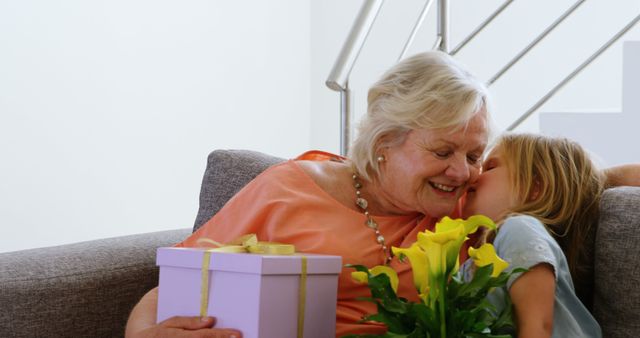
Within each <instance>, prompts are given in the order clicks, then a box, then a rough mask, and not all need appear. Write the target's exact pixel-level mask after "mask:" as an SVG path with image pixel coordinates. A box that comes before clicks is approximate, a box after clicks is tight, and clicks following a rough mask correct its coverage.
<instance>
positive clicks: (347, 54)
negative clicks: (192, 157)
mask: <svg viewBox="0 0 640 338" xmlns="http://www.w3.org/2000/svg"><path fill="white" fill-rule="evenodd" d="M383 1H384V0H365V1H364V4H363V5H362V8H361V10H360V13H359V15H358V17H357V18H356V21H355V22H354V24H353V26H352V27H351V32H350V33H349V36H348V37H347V40H346V41H345V43H344V45H343V47H342V50H341V52H340V55H339V56H338V59H337V60H336V62H335V63H334V66H333V69H332V71H331V74H330V75H329V78H328V79H327V81H326V84H327V86H328V87H329V88H331V89H333V90H336V91H339V92H340V94H341V95H340V101H341V106H340V112H341V125H340V128H341V131H340V153H341V154H342V155H346V154H347V152H348V147H349V142H350V130H351V107H350V100H351V99H350V90H349V87H348V82H349V74H350V72H351V69H352V68H353V65H354V64H355V61H356V59H357V57H358V54H359V53H360V50H361V48H362V46H363V45H364V42H365V40H366V38H367V35H368V33H369V31H370V30H371V27H372V26H373V22H374V21H375V18H376V16H377V15H378V13H379V11H380V8H381V6H382V3H383ZM449 1H450V0H438V13H437V14H438V15H437V17H438V22H437V36H436V42H435V45H434V47H433V48H432V49H439V50H441V51H443V52H446V53H449V54H451V55H455V54H456V53H458V52H459V51H460V50H461V49H462V48H464V47H465V46H466V45H467V44H468V43H469V42H470V41H472V40H473V39H474V38H475V37H476V36H477V35H478V34H479V33H480V32H481V31H482V30H483V29H484V28H485V27H487V26H488V25H489V24H490V23H491V22H492V21H493V20H494V19H495V18H496V17H497V16H498V15H500V14H501V13H502V12H504V10H505V9H506V8H507V7H508V6H509V5H510V4H511V3H513V1H514V0H507V1H506V2H504V3H503V4H502V5H501V6H500V7H499V8H498V9H497V10H496V11H494V12H493V13H492V14H491V15H490V16H489V17H488V18H487V19H485V20H484V21H483V22H482V23H481V24H480V25H479V26H478V27H477V28H476V29H474V30H473V31H472V32H471V34H469V36H467V37H466V38H465V39H463V40H462V42H460V44H458V46H456V47H455V48H453V49H452V50H450V49H449V43H450V38H449V17H450V12H449ZM585 1H586V0H578V1H577V2H575V3H574V4H573V5H572V6H571V7H570V8H569V9H567V10H566V11H565V12H564V13H563V14H562V15H561V16H560V17H558V18H557V19H556V20H555V21H554V22H553V23H552V24H551V25H549V26H548V27H547V28H546V29H545V30H544V31H543V32H542V33H540V34H539V35H538V36H537V37H536V38H535V39H534V40H533V41H532V42H530V43H529V45H527V46H526V47H525V48H524V49H523V50H522V51H520V52H519V53H518V54H517V55H516V56H515V57H514V58H513V59H511V60H510V61H509V62H508V63H507V64H506V65H505V66H504V67H503V68H501V69H500V70H499V71H498V72H497V73H496V74H495V75H494V76H493V77H491V79H490V80H489V81H488V85H492V84H493V83H495V82H496V81H497V80H498V79H499V78H500V77H501V76H502V75H503V74H504V73H506V72H507V71H508V70H509V69H511V67H513V65H515V64H516V63H517V62H518V61H520V60H521V59H522V58H523V57H524V56H525V55H526V54H527V53H528V52H529V51H531V50H532V49H533V48H534V47H535V46H536V45H538V43H540V41H542V40H543V39H544V38H545V37H546V36H548V35H549V34H550V33H551V32H552V31H553V30H554V29H555V28H556V27H558V26H559V25H560V24H561V23H562V22H563V21H564V20H565V19H566V18H567V17H569V16H570V15H572V14H573V13H574V12H575V11H576V10H577V9H578V8H579V7H580V6H581V5H582V4H583V3H584V2H585ZM431 4H432V0H427V2H426V3H425V5H424V8H423V10H422V12H421V13H420V16H419V18H418V20H417V22H416V24H415V26H414V27H413V29H412V31H411V34H410V36H409V38H408V39H407V42H406V43H405V45H404V48H403V50H402V52H401V54H400V57H399V60H401V59H402V58H403V57H404V56H405V55H406V53H407V51H408V49H409V47H410V46H411V44H412V43H413V40H414V38H415V36H416V34H417V32H418V30H419V28H420V26H421V25H422V23H423V22H424V20H425V18H426V16H427V13H428V12H429V9H430V7H431ZM638 21H640V14H639V15H637V16H636V17H635V18H634V19H632V20H631V21H630V22H629V23H628V24H627V25H626V26H625V27H624V28H622V29H621V30H620V31H618V32H617V33H616V34H615V35H614V36H613V37H612V38H611V39H609V40H608V41H607V42H606V43H605V44H603V45H602V46H601V47H600V48H599V49H598V50H597V51H596V52H595V53H593V54H592V55H591V56H590V57H589V58H587V60H585V61H584V62H583V63H582V64H580V65H579V66H578V67H577V68H576V69H575V70H574V71H572V72H571V73H570V74H569V75H567V76H566V77H565V78H564V79H563V80H562V81H560V82H559V83H558V84H557V85H556V86H555V87H553V88H552V89H551V90H550V91H549V92H547V94H546V95H544V96H543V97H542V98H541V99H540V100H538V102H536V103H535V104H534V105H533V106H532V107H531V108H530V109H529V110H527V111H526V112H525V113H524V114H522V115H521V116H520V117H519V118H517V119H516V120H515V122H513V123H512V124H511V125H510V126H509V127H508V128H507V130H513V129H515V128H516V127H518V126H519V125H520V124H521V123H522V122H523V121H525V120H526V119H527V118H528V117H529V116H531V115H532V114H533V113H534V112H535V111H536V110H538V109H539V108H540V107H541V106H542V105H543V104H544V103H546V102H547V101H548V100H549V99H550V98H551V97H553V96H554V95H555V94H556V93H557V92H558V91H559V90H560V89H561V88H562V87H564V86H565V85H566V84H567V83H569V82H570V81H571V80H572V79H573V78H575V77H576V75H578V74H579V73H580V72H581V71H582V70H584V69H585V68H586V67H587V66H588V65H589V64H591V63H592V62H593V61H594V60H596V59H597V58H598V57H599V56H600V55H601V54H602V53H604V52H605V51H606V50H607V49H609V47H611V45H613V44H614V43H615V42H616V41H618V40H619V39H620V38H621V37H622V36H623V35H624V34H625V33H627V32H628V31H629V30H630V29H631V28H633V26H635V25H636V24H637V23H638Z"/></svg>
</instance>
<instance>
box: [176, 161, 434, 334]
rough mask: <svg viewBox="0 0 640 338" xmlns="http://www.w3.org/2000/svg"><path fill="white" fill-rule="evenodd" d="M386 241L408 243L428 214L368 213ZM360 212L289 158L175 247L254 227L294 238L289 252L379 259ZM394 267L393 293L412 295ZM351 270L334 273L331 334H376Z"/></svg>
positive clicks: (264, 235) (271, 236)
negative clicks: (395, 290) (396, 278)
mask: <svg viewBox="0 0 640 338" xmlns="http://www.w3.org/2000/svg"><path fill="white" fill-rule="evenodd" d="M331 158H336V156H335V155H332V154H329V153H324V152H319V151H312V152H307V153H305V154H303V155H301V156H300V157H298V158H297V160H329V159H331ZM374 219H375V221H376V222H377V223H378V224H379V229H380V232H381V233H382V235H383V236H384V238H385V242H386V243H387V244H388V245H389V246H396V247H408V246H409V245H411V243H413V242H414V241H415V240H416V235H417V233H418V232H419V231H424V230H425V229H426V228H429V229H432V228H433V226H434V224H435V221H436V220H435V219H433V218H430V217H425V216H424V215H422V214H413V215H407V216H394V217H383V216H374ZM364 222H365V216H364V214H363V213H362V212H357V211H355V210H352V209H349V208H348V207H346V206H344V205H342V204H341V203H340V202H338V201H336V200H335V199H334V198H333V197H331V196H330V195H329V194H328V193H327V192H325V191H324V190H322V189H321V188H320V187H319V186H318V185H317V184H316V183H315V181H313V179H312V178H311V177H310V176H309V175H308V174H307V173H306V172H305V171H304V170H303V169H302V168H301V167H300V166H299V165H298V164H297V163H296V161H295V160H289V161H287V162H284V163H281V164H278V165H275V166H273V167H271V168H269V169H267V170H266V171H264V172H263V173H261V174H260V175H258V177H256V178H255V179H254V180H253V181H251V182H250V183H249V184H247V186H245V187H244V188H243V189H242V190H241V191H239V192H238V193H237V194H236V195H235V196H234V197H232V198H231V199H230V200H229V201H228V202H227V204H226V205H225V206H224V207H223V208H222V209H221V210H220V211H219V212H218V213H217V214H216V215H215V216H213V217H212V218H211V219H210V220H209V221H208V222H207V223H205V224H204V225H203V226H202V227H201V228H200V229H199V230H198V231H197V232H195V233H194V234H193V235H191V236H190V237H189V238H187V239H186V240H184V241H183V242H182V243H180V244H178V246H186V247H196V246H198V245H197V243H196V242H197V240H198V238H201V237H207V238H211V239H213V240H216V241H218V242H228V241H231V240H232V239H234V238H236V237H238V236H241V235H244V234H248V233H255V234H256V235H257V236H258V238H259V239H260V240H261V241H271V242H281V243H289V244H294V245H295V247H296V251H298V252H303V253H320V254H329V255H339V256H342V258H343V261H342V262H343V264H362V265H365V266H368V267H373V266H375V265H380V264H382V263H383V262H384V256H383V253H382V249H381V247H380V245H379V244H378V243H377V242H376V241H375V236H374V232H373V231H372V230H371V229H370V228H368V227H367V226H366V225H365V223H364ZM391 267H392V268H394V269H395V270H396V271H398V276H399V278H400V286H399V289H398V294H399V295H400V296H402V297H405V298H407V299H410V300H414V301H417V299H418V296H417V292H416V290H415V287H414V285H413V279H412V278H413V277H412V275H411V268H410V265H409V264H408V262H406V263H400V262H399V261H398V260H397V259H394V260H393V261H392V264H391ZM352 271H355V270H353V269H347V268H343V270H342V272H341V274H340V276H339V280H338V303H337V313H336V319H337V322H336V336H343V335H346V334H353V333H372V334H380V333H384V332H385V327H384V326H383V325H381V324H371V323H367V324H362V323H360V324H359V323H357V321H358V320H360V319H361V318H362V316H363V315H365V314H372V313H375V312H376V308H375V305H374V304H373V303H370V302H365V301H359V300H356V298H357V297H370V293H369V289H368V287H367V286H366V285H363V284H359V283H356V282H354V281H353V280H352V279H351V272H352Z"/></svg>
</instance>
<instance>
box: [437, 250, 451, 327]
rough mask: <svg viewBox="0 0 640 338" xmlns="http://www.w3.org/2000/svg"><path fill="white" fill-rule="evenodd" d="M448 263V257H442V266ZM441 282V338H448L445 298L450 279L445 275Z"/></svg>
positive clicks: (439, 296)
mask: <svg viewBox="0 0 640 338" xmlns="http://www.w3.org/2000/svg"><path fill="white" fill-rule="evenodd" d="M445 263H446V255H442V263H441V264H442V265H441V266H444V264H445ZM442 277H444V278H441V280H440V283H438V284H439V287H440V292H439V293H440V294H439V295H438V298H440V337H441V338H446V337H447V316H446V313H445V310H446V309H445V307H446V304H445V298H446V296H447V295H446V283H447V280H448V279H449V278H448V277H449V276H447V275H446V274H445V275H443V276H442Z"/></svg>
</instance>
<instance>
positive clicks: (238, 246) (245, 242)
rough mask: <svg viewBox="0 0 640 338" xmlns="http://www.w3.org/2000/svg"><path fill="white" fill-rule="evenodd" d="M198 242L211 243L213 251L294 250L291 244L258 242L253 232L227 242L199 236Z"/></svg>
mask: <svg viewBox="0 0 640 338" xmlns="http://www.w3.org/2000/svg"><path fill="white" fill-rule="evenodd" d="M197 243H199V244H205V243H206V244H212V245H214V246H216V248H215V249H210V250H211V251H213V252H230V253H247V252H248V253H257V254H264V255H291V254H293V253H295V252H296V247H295V246H294V245H291V244H282V243H275V242H260V241H258V237H257V236H256V235H255V234H248V235H244V236H240V237H238V238H236V239H234V240H233V241H231V242H229V243H227V244H221V243H220V242H216V241H214V240H212V239H209V238H200V239H198V241H197Z"/></svg>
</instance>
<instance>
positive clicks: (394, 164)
mask: <svg viewBox="0 0 640 338" xmlns="http://www.w3.org/2000/svg"><path fill="white" fill-rule="evenodd" d="M487 140H488V128H487V119H486V114H485V113H484V112H481V113H478V114H476V116H474V117H473V118H472V119H471V120H470V121H469V123H468V124H467V125H466V128H465V127H454V128H447V129H441V130H413V131H410V132H409V133H408V135H406V138H405V140H404V142H402V143H401V144H399V145H397V146H391V147H389V148H386V149H384V150H383V151H382V154H383V155H384V156H385V161H384V162H382V163H381V175H380V177H379V191H378V194H379V197H380V198H381V200H382V201H383V205H385V202H386V207H387V209H389V210H390V211H391V212H394V213H409V212H420V213H423V214H426V215H429V216H432V217H442V216H445V215H449V214H451V212H452V211H453V210H454V209H455V207H456V206H457V203H458V200H459V198H460V196H462V194H463V193H464V192H465V191H466V189H467V187H468V184H469V182H474V181H475V180H476V179H477V177H478V175H479V173H480V167H481V162H480V161H481V158H482V154H483V152H484V150H485V147H486V144H487Z"/></svg>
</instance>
